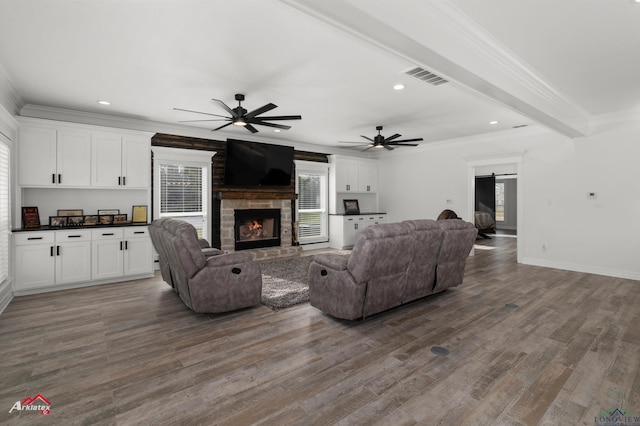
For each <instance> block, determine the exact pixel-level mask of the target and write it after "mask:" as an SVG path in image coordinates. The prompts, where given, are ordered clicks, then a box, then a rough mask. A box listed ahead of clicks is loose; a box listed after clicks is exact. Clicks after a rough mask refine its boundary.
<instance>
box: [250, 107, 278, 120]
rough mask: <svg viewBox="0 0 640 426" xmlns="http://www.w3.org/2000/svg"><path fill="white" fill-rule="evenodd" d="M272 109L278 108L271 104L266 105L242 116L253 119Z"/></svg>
mask: <svg viewBox="0 0 640 426" xmlns="http://www.w3.org/2000/svg"><path fill="white" fill-rule="evenodd" d="M274 108H278V106H277V105H274V104H272V103H268V104H266V105H263V106H261V107H260V108H258V109H254V110H253V111H251V112H248V113H246V114H245V115H244V116H245V118H253V117H255V116H256V115H260V114H262V113H263V112H267V111H271V110H272V109H274Z"/></svg>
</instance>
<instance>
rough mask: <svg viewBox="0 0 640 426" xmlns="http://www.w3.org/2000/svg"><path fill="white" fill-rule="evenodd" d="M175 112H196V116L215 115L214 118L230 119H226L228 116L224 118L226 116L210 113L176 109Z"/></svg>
mask: <svg viewBox="0 0 640 426" xmlns="http://www.w3.org/2000/svg"><path fill="white" fill-rule="evenodd" d="M174 110H175V111H185V112H194V113H196V114H204V115H213V116H214V117H222V118H229V117H226V116H224V115H218V114H210V113H208V112H200V111H192V110H190V109H182V108H174Z"/></svg>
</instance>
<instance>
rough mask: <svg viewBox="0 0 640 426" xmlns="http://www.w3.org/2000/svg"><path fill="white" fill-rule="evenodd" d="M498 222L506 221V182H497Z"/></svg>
mask: <svg viewBox="0 0 640 426" xmlns="http://www.w3.org/2000/svg"><path fill="white" fill-rule="evenodd" d="M496 222H504V182H496Z"/></svg>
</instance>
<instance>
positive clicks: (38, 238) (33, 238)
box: [27, 237, 42, 240]
mask: <svg viewBox="0 0 640 426" xmlns="http://www.w3.org/2000/svg"><path fill="white" fill-rule="evenodd" d="M41 239H42V237H29V238H27V240H41Z"/></svg>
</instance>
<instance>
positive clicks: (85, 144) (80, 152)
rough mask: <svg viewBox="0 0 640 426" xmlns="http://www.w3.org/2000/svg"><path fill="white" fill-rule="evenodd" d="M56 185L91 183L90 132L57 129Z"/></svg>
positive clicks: (86, 185)
mask: <svg viewBox="0 0 640 426" xmlns="http://www.w3.org/2000/svg"><path fill="white" fill-rule="evenodd" d="M56 181H57V183H58V186H74V187H77V186H84V187H88V186H89V185H90V183H91V133H89V132H82V131H71V130H59V131H58V149H57V174H56Z"/></svg>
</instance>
